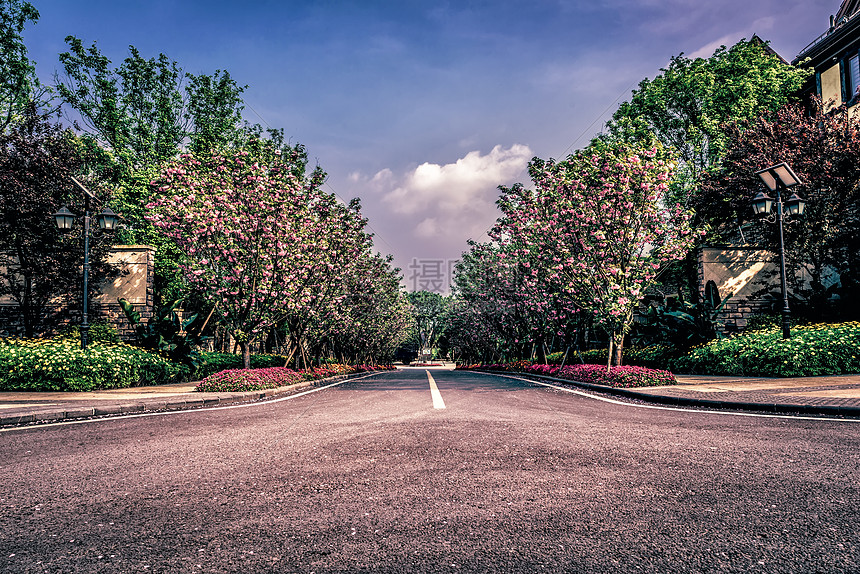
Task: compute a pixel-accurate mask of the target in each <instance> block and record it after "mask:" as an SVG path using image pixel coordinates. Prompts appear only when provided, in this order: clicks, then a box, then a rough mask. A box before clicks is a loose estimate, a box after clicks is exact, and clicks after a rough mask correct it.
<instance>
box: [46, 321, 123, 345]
mask: <svg viewBox="0 0 860 574" xmlns="http://www.w3.org/2000/svg"><path fill="white" fill-rule="evenodd" d="M60 338H62V339H70V340H74V341H78V342H80V340H81V330H80V327H79V326H78V325H75V326H71V327H68V328H66V329H64V330H63V331H61V334H60ZM87 341H88V342H89V343H119V335H118V334H117V332H116V327H114V326H113V325H112V324H110V323H108V322H107V321H96V322H95V323H92V324H91V325H90V328H89V331H88V332H87Z"/></svg>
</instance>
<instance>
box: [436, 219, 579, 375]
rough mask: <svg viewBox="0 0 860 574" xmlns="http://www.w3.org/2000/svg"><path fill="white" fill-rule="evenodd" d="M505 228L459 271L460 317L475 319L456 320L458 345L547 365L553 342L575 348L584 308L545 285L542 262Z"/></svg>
mask: <svg viewBox="0 0 860 574" xmlns="http://www.w3.org/2000/svg"><path fill="white" fill-rule="evenodd" d="M505 227H506V221H505V219H504V218H502V219H500V220H499V222H498V223H497V225H496V226H495V227H494V228H493V229H492V230H490V233H489V234H490V237H491V238H495V239H496V241H494V242H491V243H475V242H471V243H470V250H469V251H468V252H466V253H464V254H463V258H462V259H461V261H460V262H458V264H457V266H456V267H455V269H454V282H453V283H454V293H455V295H456V298H457V302H458V305H457V308H458V311H457V313H458V314H459V313H462V312H464V311H463V310H464V309H468V312H469V315H470V317H471V318H470V319H469V320H468V321H456V325H457V327H456V332H457V341H458V346H459V347H460V348H461V351H462V354H463V355H464V356H466V357H472V358H474V357H484V358H485V360H493V359H488V357H494V358H497V359H509V358H513V357H518V358H524V357H532V356H535V357H536V358H537V360H538V361H540V362H544V361H545V359H546V357H545V350H546V348H547V347H548V346H549V347H555V345H552V342H553V341H555V342H559V341H560V342H561V347H562V348H565V347H566V346H567V345H568V344H569V342H570V341H569V340H568V337H569V336H570V335H573V334H575V333H576V330H577V329H576V321H577V319H578V309H576V308H575V307H573V306H572V305H571V304H570V299H569V298H568V297H565V295H564V291H563V289H561V288H560V287H559V286H558V285H554V284H549V283H547V282H546V281H545V279H546V277H547V274H546V273H545V272H542V271H541V270H540V268H539V266H538V265H537V261H536V259H535V258H533V257H530V254H529V253H528V252H527V251H523V250H521V249H518V246H517V243H516V242H515V241H512V240H511V238H510V236H509V235H507V234H506V233H505V232H504V230H505ZM464 330H465V332H464ZM452 331H453V330H452ZM490 342H495V344H493V345H489V346H488V344H487V343H490Z"/></svg>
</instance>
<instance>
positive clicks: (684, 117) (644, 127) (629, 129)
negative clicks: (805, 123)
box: [603, 37, 812, 205]
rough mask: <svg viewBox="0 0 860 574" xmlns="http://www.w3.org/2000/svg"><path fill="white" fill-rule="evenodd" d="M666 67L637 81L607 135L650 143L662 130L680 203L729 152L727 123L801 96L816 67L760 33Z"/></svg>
mask: <svg viewBox="0 0 860 574" xmlns="http://www.w3.org/2000/svg"><path fill="white" fill-rule="evenodd" d="M660 72H661V73H660V74H658V75H657V76H656V77H655V78H654V79H648V78H645V79H644V80H642V81H641V82H640V83H639V87H638V88H637V89H636V90H634V91H633V95H632V97H631V98H630V100H629V101H625V102H623V103H622V104H621V105H620V106H619V107H618V110H616V112H615V113H614V114H613V116H612V119H611V120H610V121H609V122H608V123H607V125H606V129H607V132H606V134H605V135H604V136H603V137H604V138H610V139H621V140H623V141H631V140H637V141H645V142H646V145H649V146H650V145H651V143H650V139H651V138H652V137H656V139H657V140H658V141H659V142H660V143H662V144H663V146H664V147H665V148H666V149H668V150H670V151H672V152H673V153H674V154H676V156H677V158H678V160H679V165H678V179H677V181H676V185H674V186H673V189H672V190H671V194H670V195H671V196H672V197H673V198H674V199H675V200H676V201H678V202H680V203H681V204H682V205H686V202H687V198H688V196H689V195H690V194H691V193H692V190H693V186H694V184H695V182H696V181H697V180H698V179H699V178H700V177H701V176H702V175H703V174H704V173H705V172H706V171H707V170H708V169H710V168H711V167H712V166H715V165H717V164H718V163H719V162H720V160H721V158H722V157H723V156H724V155H725V152H726V149H727V146H728V144H729V136H728V134H727V130H726V127H727V126H728V125H730V124H731V123H733V122H738V121H742V120H752V119H754V118H756V117H758V116H759V114H761V113H762V112H764V111H766V110H771V111H774V110H777V109H779V108H780V107H781V106H782V105H783V104H785V103H787V102H789V101H792V100H795V99H796V98H797V93H798V91H799V89H800V88H801V87H802V85H803V83H804V82H805V80H806V79H807V78H808V77H809V75H810V74H811V73H812V71H811V70H808V69H804V68H797V67H794V66H791V65H789V64H788V63H786V62H785V61H784V60H783V59H782V58H780V57H779V56H778V55H777V54H776V53H775V52H773V51H772V50H771V49H770V48H769V46H768V45H767V43H766V42H762V41H761V40H760V39H758V38H757V37H753V38H752V39H751V40H741V41H740V42H738V43H737V44H735V45H734V46H732V47H731V48H726V47H725V46H721V47H720V48H718V49H717V50H716V51H715V52H714V54H713V55H712V56H711V57H710V58H688V57H686V56H684V54H683V53H682V54H679V55H678V56H675V57H673V58H672V59H671V61H670V62H669V65H668V66H667V67H666V68H662V69H661V70H660Z"/></svg>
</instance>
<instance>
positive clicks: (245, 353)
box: [239, 342, 251, 369]
mask: <svg viewBox="0 0 860 574" xmlns="http://www.w3.org/2000/svg"><path fill="white" fill-rule="evenodd" d="M239 348H241V349H242V368H243V369H250V368H251V343H250V342H243V343H239Z"/></svg>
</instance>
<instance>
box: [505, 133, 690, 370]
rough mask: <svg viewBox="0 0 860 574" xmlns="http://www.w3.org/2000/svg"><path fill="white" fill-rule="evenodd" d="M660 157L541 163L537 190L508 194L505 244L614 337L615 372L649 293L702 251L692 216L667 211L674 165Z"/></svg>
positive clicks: (534, 167) (583, 154)
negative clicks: (674, 264) (666, 272)
mask: <svg viewBox="0 0 860 574" xmlns="http://www.w3.org/2000/svg"><path fill="white" fill-rule="evenodd" d="M661 156H662V154H660V153H659V151H658V150H657V149H639V148H636V147H630V146H627V145H623V144H601V145H600V146H594V147H591V148H588V149H586V150H582V151H579V152H577V153H575V154H573V155H571V156H569V157H568V158H567V159H565V160H563V161H553V160H550V161H543V160H540V159H534V160H533V161H532V163H531V164H530V166H529V172H530V175H531V177H532V180H533V182H534V184H535V190H534V191H532V190H527V189H525V188H523V187H522V186H514V187H512V188H510V189H503V193H502V196H501V198H500V200H499V206H500V208H501V209H502V212H503V213H504V217H503V218H502V219H500V224H501V225H500V229H499V230H498V231H497V236H498V238H499V241H501V242H502V243H505V244H510V245H512V246H514V249H513V252H514V253H515V254H516V255H517V256H518V257H520V258H527V264H528V266H527V269H528V270H529V273H530V274H531V275H532V276H533V277H535V278H536V279H539V282H540V283H542V284H544V285H547V286H551V289H552V290H554V291H555V292H556V293H558V294H560V295H562V296H563V297H564V298H566V299H567V300H568V301H569V303H570V304H571V305H573V306H575V307H578V308H580V309H583V310H585V311H589V312H590V313H592V314H593V316H594V318H595V320H596V321H597V323H598V324H599V325H600V326H602V327H603V328H604V329H605V330H606V331H607V333H608V334H609V336H610V353H609V364H608V367H609V368H611V367H612V366H616V365H620V364H621V357H622V351H623V341H624V336H625V335H626V334H627V333H628V332H629V330H630V328H631V326H632V323H633V314H634V311H635V309H636V307H637V305H638V303H639V301H640V300H641V299H642V298H643V296H644V294H645V291H646V290H647V289H648V287H649V286H651V285H652V284H653V283H654V281H655V280H656V278H657V276H658V273H659V272H660V270H661V269H662V268H663V267H664V266H665V265H667V264H668V263H669V262H671V261H674V260H677V259H681V258H683V257H684V256H685V254H686V253H687V252H688V251H689V249H691V248H692V247H693V245H694V243H695V237H696V235H695V234H694V232H693V230H692V228H691V225H690V219H691V214H690V212H688V211H685V210H683V209H681V208H680V207H678V206H676V205H669V204H668V203H667V201H668V200H667V197H666V192H667V190H668V184H669V182H670V181H671V180H672V178H673V175H674V172H673V169H674V164H673V163H672V162H671V161H668V160H667V159H666V158H664V157H661Z"/></svg>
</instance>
